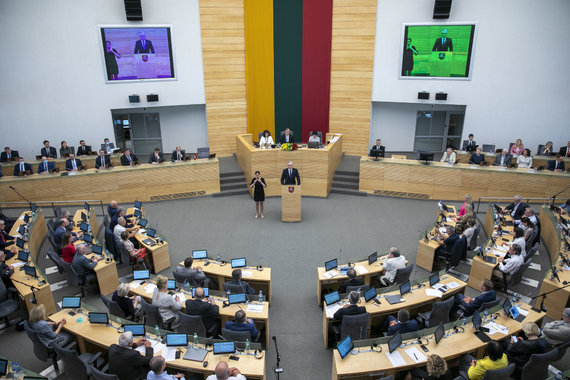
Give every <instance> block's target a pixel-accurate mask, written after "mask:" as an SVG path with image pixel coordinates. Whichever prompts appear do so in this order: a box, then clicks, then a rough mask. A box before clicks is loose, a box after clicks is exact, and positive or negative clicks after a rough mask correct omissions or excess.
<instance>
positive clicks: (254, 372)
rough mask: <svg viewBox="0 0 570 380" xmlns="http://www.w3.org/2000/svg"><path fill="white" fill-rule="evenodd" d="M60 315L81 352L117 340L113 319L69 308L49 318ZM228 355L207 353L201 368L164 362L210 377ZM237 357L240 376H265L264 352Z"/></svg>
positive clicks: (189, 363)
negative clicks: (99, 320) (97, 320)
mask: <svg viewBox="0 0 570 380" xmlns="http://www.w3.org/2000/svg"><path fill="white" fill-rule="evenodd" d="M85 314H87V313H85ZM62 318H65V319H66V320H67V323H66V324H65V325H64V326H63V328H64V329H65V330H66V331H68V332H70V333H72V334H73V335H75V336H76V337H77V343H78V346H79V349H80V351H81V353H85V352H89V350H88V345H89V344H92V345H95V346H97V350H99V351H100V349H99V348H103V349H104V350H108V349H109V347H110V346H111V345H112V344H118V342H119V334H118V333H117V329H116V328H117V327H119V324H118V323H116V322H112V325H113V326H114V328H113V327H110V326H105V325H97V324H90V323H89V320H88V317H87V316H85V315H81V314H76V315H75V316H73V317H72V316H70V315H69V314H68V310H62V311H59V312H57V313H55V314H52V315H50V319H51V320H52V321H59V320H60V319H62ZM80 318H81V319H83V321H82V322H78V319H80ZM149 335H150V334H149ZM153 338H154V337H153ZM180 350H181V351H182V356H184V353H185V352H186V348H184V347H180ZM91 352H93V350H91ZM160 353H161V352H160V351H159V352H155V353H154V355H155V356H157V355H160ZM228 358H229V355H214V354H213V353H212V352H209V353H208V354H207V355H206V358H205V359H204V360H205V361H207V362H208V366H207V367H204V366H203V365H202V362H195V361H190V360H184V359H182V358H181V359H177V360H174V361H171V362H167V363H166V366H167V367H168V368H169V369H170V370H171V371H170V372H172V370H182V371H192V372H198V373H203V374H204V376H209V375H211V374H213V373H214V369H215V368H216V365H217V364H218V363H219V362H220V361H222V360H223V361H228ZM239 358H240V360H239V363H238V367H239V370H240V371H241V373H242V374H243V375H245V376H246V377H247V378H248V379H249V378H254V379H265V352H264V355H263V357H262V358H261V359H256V358H254V357H253V356H246V355H240V357H239ZM230 363H231V361H230Z"/></svg>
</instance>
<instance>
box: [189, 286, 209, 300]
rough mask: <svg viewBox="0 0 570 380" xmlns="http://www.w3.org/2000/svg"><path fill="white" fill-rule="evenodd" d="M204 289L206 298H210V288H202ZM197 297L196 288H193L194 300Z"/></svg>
mask: <svg viewBox="0 0 570 380" xmlns="http://www.w3.org/2000/svg"><path fill="white" fill-rule="evenodd" d="M202 289H204V297H210V289H209V288H202ZM195 297H196V288H192V298H195Z"/></svg>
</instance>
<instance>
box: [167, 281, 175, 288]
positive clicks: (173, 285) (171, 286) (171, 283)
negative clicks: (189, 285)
mask: <svg viewBox="0 0 570 380" xmlns="http://www.w3.org/2000/svg"><path fill="white" fill-rule="evenodd" d="M166 289H168V290H174V289H176V281H174V280H167V281H166Z"/></svg>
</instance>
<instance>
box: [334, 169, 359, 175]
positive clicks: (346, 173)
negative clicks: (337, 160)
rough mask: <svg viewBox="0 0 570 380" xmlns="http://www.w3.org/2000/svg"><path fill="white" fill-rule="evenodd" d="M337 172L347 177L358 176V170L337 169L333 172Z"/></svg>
mask: <svg viewBox="0 0 570 380" xmlns="http://www.w3.org/2000/svg"><path fill="white" fill-rule="evenodd" d="M337 174H339V175H345V176H349V177H358V175H359V172H347V171H344V170H337V171H336V172H335V175H337Z"/></svg>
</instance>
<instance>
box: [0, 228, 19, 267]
mask: <svg viewBox="0 0 570 380" xmlns="http://www.w3.org/2000/svg"><path fill="white" fill-rule="evenodd" d="M15 239H16V238H15V237H14V236H10V235H8V233H7V232H6V222H4V221H3V220H2V219H0V250H4V249H6V247H8V246H10V245H12V244H14V240H15ZM8 260H10V258H8Z"/></svg>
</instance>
